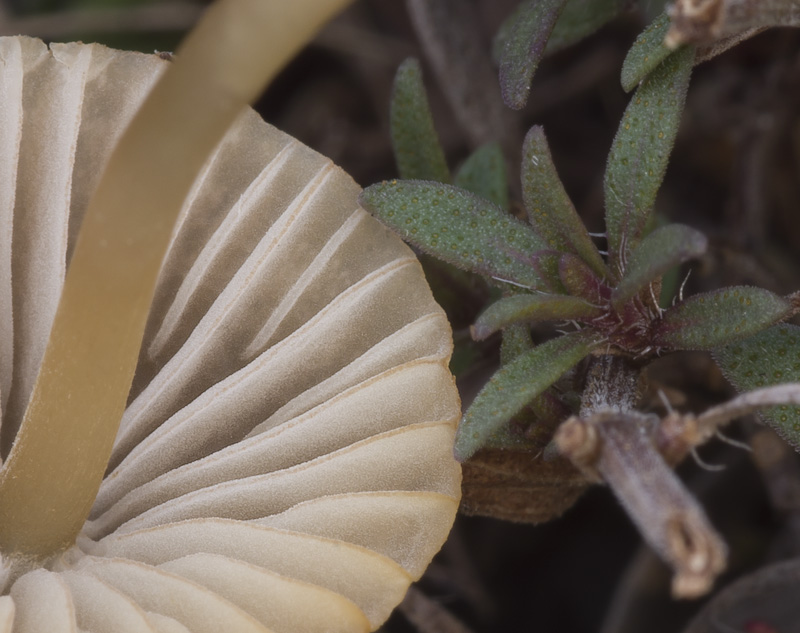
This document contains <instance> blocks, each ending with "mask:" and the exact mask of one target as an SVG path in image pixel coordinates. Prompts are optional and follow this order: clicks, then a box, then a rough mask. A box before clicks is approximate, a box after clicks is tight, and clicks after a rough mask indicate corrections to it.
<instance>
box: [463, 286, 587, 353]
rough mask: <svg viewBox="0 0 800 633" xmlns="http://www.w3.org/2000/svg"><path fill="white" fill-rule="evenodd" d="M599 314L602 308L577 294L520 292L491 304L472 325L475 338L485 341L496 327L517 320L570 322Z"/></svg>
mask: <svg viewBox="0 0 800 633" xmlns="http://www.w3.org/2000/svg"><path fill="white" fill-rule="evenodd" d="M599 314H600V309H599V308H597V307H595V306H592V305H590V304H588V303H586V301H584V300H583V299H579V298H577V297H566V296H563V295H548V294H536V295H528V294H524V295H517V296H515V297H508V298H507V299H501V300H500V301H496V302H495V303H493V304H492V305H490V306H489V307H488V308H487V309H486V311H485V312H484V313H483V314H481V315H480V316H479V317H478V320H477V321H476V322H475V325H473V326H472V337H473V338H474V339H475V340H477V341H482V340H483V339H485V338H487V337H488V336H490V335H491V334H493V333H494V332H496V331H497V330H500V329H502V328H505V327H507V326H509V325H511V324H513V323H517V322H523V321H524V322H527V323H534V322H537V321H569V320H572V319H581V318H590V317H592V316H598V315H599Z"/></svg>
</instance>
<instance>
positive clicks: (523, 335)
mask: <svg viewBox="0 0 800 633" xmlns="http://www.w3.org/2000/svg"><path fill="white" fill-rule="evenodd" d="M532 349H533V339H532V338H531V330H530V328H529V327H528V326H527V325H526V324H524V323H515V324H514V325H509V326H508V327H507V328H506V329H505V330H503V339H502V342H501V343H500V364H501V365H508V364H509V363H510V362H511V361H512V360H514V359H515V358H516V357H517V356H519V355H520V354H524V353H525V352H529V351H531V350H532Z"/></svg>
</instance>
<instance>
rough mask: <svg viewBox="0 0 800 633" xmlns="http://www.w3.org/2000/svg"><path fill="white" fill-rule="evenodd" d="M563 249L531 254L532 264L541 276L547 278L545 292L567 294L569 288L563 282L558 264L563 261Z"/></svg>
mask: <svg viewBox="0 0 800 633" xmlns="http://www.w3.org/2000/svg"><path fill="white" fill-rule="evenodd" d="M561 255H562V253H561V251H553V250H547V251H537V252H535V253H533V255H531V258H530V259H531V265H532V266H533V267H534V268H535V269H536V272H537V273H539V276H540V277H541V278H542V279H543V280H545V283H546V287H545V288H542V290H543V291H545V292H551V293H553V294H559V295H563V294H567V289H566V288H565V287H564V284H562V283H561V277H560V275H559V271H558V266H559V263H560V262H561Z"/></svg>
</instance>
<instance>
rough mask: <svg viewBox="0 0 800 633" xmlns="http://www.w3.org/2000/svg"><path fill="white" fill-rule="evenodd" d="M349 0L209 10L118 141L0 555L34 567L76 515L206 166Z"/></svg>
mask: <svg viewBox="0 0 800 633" xmlns="http://www.w3.org/2000/svg"><path fill="white" fill-rule="evenodd" d="M347 2H348V0H292V2H266V1H264V0H220V1H219V2H217V3H216V4H214V5H212V6H211V7H210V9H209V10H208V11H207V13H206V14H205V15H204V17H203V19H202V20H201V21H200V23H199V24H198V26H197V28H196V29H195V30H194V31H193V32H192V33H191V34H190V35H189V36H188V38H187V40H186V41H185V43H184V44H183V46H182V47H181V48H180V49H179V52H178V54H177V56H176V62H175V63H174V64H173V65H172V66H171V67H170V68H169V69H168V70H167V72H166V73H164V76H163V77H162V79H161V80H160V81H159V82H158V84H157V85H156V86H155V88H154V89H153V91H152V93H151V94H150V96H149V97H148V99H147V100H146V101H145V103H144V104H143V106H142V107H141V109H140V111H139V112H138V114H137V115H136V117H135V119H134V120H133V122H132V123H131V125H130V127H129V128H128V129H127V131H126V132H125V133H124V135H123V136H122V138H121V140H120V142H119V144H118V146H117V147H116V149H115V151H114V153H113V155H112V157H111V159H110V161H109V163H108V165H107V167H106V171H105V173H104V175H103V177H102V179H101V181H100V184H99V186H98V189H97V191H96V193H95V195H94V197H93V198H92V200H91V202H90V204H89V208H88V210H87V212H86V216H85V220H84V222H83V226H82V228H81V233H80V236H79V238H78V242H77V246H76V248H75V252H74V255H73V258H72V262H71V264H70V269H69V271H68V273H67V277H66V281H65V284H64V289H63V292H62V295H61V299H60V303H59V306H58V311H57V314H56V317H55V321H54V323H53V328H52V330H51V334H50V339H49V341H48V346H47V349H46V352H45V355H44V360H43V362H42V366H41V368H40V371H39V375H38V377H37V381H36V385H35V387H34V391H33V394H32V397H31V401H30V404H29V406H28V409H27V411H26V412H25V416H24V419H23V422H22V426H21V428H20V432H19V434H18V436H17V438H16V440H15V443H14V446H13V448H12V450H11V453H10V455H9V458H8V460H7V462H6V463H5V465H4V466H3V469H2V471H0V551H2V553H3V555H4V557H9V556H11V557H12V558H17V559H33V560H42V559H45V558H48V557H50V556H52V555H54V554H57V553H58V552H60V551H62V550H64V549H66V548H68V547H69V546H70V545H72V544H73V543H74V541H75V539H76V537H77V535H78V533H79V532H80V530H81V527H82V526H83V523H84V522H85V520H86V517H87V516H88V514H89V511H90V509H91V506H92V504H93V502H94V499H95V496H96V494H97V490H98V488H99V486H100V482H101V481H102V477H103V473H104V471H105V469H106V465H107V462H108V457H109V454H110V451H111V447H112V444H113V441H114V437H115V435H116V432H117V427H118V425H119V420H120V418H121V416H122V413H123V410H124V407H125V400H126V397H127V393H128V390H129V389H130V384H131V380H132V377H133V372H134V369H135V366H136V359H137V357H138V352H139V347H140V345H141V340H142V335H143V331H144V325H145V321H146V318H147V313H148V310H149V306H150V302H151V300H152V295H153V289H154V287H155V282H156V277H157V274H158V270H159V267H160V265H161V261H162V258H163V255H164V252H165V250H166V248H167V245H168V243H169V238H170V235H171V232H172V228H173V226H174V223H175V220H176V218H177V215H178V212H179V211H180V209H181V206H182V204H183V200H184V198H185V196H186V194H187V193H188V191H189V189H190V187H191V185H192V182H193V181H194V179H195V177H196V175H197V174H198V172H199V171H200V169H201V167H202V165H203V163H204V162H205V160H206V158H207V157H208V156H209V155H210V154H211V152H212V151H213V149H214V148H215V146H216V145H217V143H218V142H219V141H220V140H221V139H222V137H223V135H224V134H225V132H226V131H227V129H228V128H229V126H230V125H231V123H232V122H233V121H234V119H235V118H236V117H237V116H238V115H239V113H240V112H241V111H242V109H243V108H244V107H245V105H246V104H247V103H249V102H250V101H252V100H253V99H255V97H256V96H257V95H258V94H259V92H260V91H261V90H262V88H263V86H264V84H265V83H266V81H267V80H268V79H270V78H271V77H273V76H274V75H275V74H276V72H277V71H278V70H279V69H280V68H281V67H282V66H283V65H284V64H285V62H286V61H287V60H288V59H290V58H291V57H292V56H293V55H294V54H295V53H296V52H297V51H298V50H299V49H300V47H301V46H302V45H303V44H305V43H306V42H307V41H308V40H309V39H310V38H311V37H312V36H313V34H314V33H315V32H316V30H317V29H318V28H319V27H320V26H321V25H322V24H323V23H324V22H325V21H326V20H327V19H328V18H329V17H330V16H331V15H332V14H333V13H334V12H336V11H337V10H339V9H340V8H342V7H343V6H344V5H345V4H347Z"/></svg>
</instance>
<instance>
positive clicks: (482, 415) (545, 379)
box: [455, 332, 599, 462]
mask: <svg viewBox="0 0 800 633" xmlns="http://www.w3.org/2000/svg"><path fill="white" fill-rule="evenodd" d="M598 344H599V342H598V340H597V336H596V335H595V334H593V333H588V332H573V333H571V334H566V335H564V336H561V337H559V338H556V339H553V340H550V341H548V342H547V343H543V344H542V345H539V346H537V347H535V348H534V349H532V350H531V351H529V352H524V353H522V354H520V355H519V356H517V357H516V358H515V359H514V360H513V361H511V362H510V363H509V364H508V365H504V366H503V367H501V368H500V369H499V370H498V371H497V372H496V373H495V374H494V376H492V378H491V379H490V380H489V382H488V383H487V384H486V386H484V388H483V389H481V391H480V393H478V395H477V396H476V397H475V400H474V401H473V403H472V405H471V406H470V407H469V409H467V412H466V413H465V414H464V417H463V418H462V419H461V423H460V424H459V427H458V431H457V432H456V444H455V455H456V459H458V460H459V461H461V462H463V461H466V460H467V459H469V458H470V457H472V455H474V454H475V453H476V452H477V451H478V450H479V449H480V448H481V447H482V446H484V445H485V444H486V442H487V441H488V439H489V437H490V436H491V435H492V434H493V433H494V432H496V431H497V430H498V429H500V428H501V427H502V426H503V425H504V424H506V423H508V421H509V420H510V419H511V418H512V417H513V416H515V415H516V414H517V413H519V412H520V411H521V410H522V408H523V407H524V406H525V405H526V404H528V403H529V402H530V401H531V400H533V399H534V398H535V397H536V396H538V395H539V394H541V393H542V392H543V391H544V390H545V389H547V388H548V387H549V386H550V385H552V384H553V383H554V382H555V381H556V380H558V379H559V378H560V377H561V376H562V375H563V374H564V372H566V371H567V370H568V369H570V368H572V367H574V366H575V365H576V364H577V363H578V362H580V361H581V360H582V359H583V358H584V357H585V356H586V355H587V354H589V352H591V350H592V349H593V348H594V347H596V346H597V345H598Z"/></svg>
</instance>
